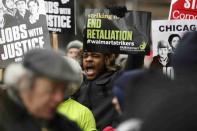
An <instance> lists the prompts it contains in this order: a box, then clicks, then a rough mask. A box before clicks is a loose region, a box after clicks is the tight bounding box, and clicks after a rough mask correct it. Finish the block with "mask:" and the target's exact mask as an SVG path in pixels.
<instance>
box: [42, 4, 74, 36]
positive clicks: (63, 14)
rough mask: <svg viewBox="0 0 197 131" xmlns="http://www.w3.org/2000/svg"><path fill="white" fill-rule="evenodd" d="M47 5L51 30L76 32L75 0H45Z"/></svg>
mask: <svg viewBox="0 0 197 131" xmlns="http://www.w3.org/2000/svg"><path fill="white" fill-rule="evenodd" d="M45 6H46V13H47V22H48V29H49V31H51V32H57V33H65V32H66V33H72V34H74V31H75V18H74V0H45Z"/></svg>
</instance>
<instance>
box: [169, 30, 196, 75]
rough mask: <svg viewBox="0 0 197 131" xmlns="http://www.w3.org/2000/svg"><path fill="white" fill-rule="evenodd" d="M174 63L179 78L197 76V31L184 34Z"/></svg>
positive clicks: (174, 57)
mask: <svg viewBox="0 0 197 131" xmlns="http://www.w3.org/2000/svg"><path fill="white" fill-rule="evenodd" d="M172 65H173V67H174V69H175V74H176V77H177V78H179V77H184V78H188V76H189V77H190V78H191V77H192V78H197V32H190V33H187V34H185V35H184V37H183V38H182V40H181V41H180V43H179V45H178V46H177V49H176V50H175V53H174V56H173V59H172Z"/></svg>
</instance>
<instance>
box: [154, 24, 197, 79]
mask: <svg viewBox="0 0 197 131" xmlns="http://www.w3.org/2000/svg"><path fill="white" fill-rule="evenodd" d="M196 29H197V20H154V21H152V43H153V56H154V57H153V62H152V64H151V66H152V67H154V68H160V69H161V70H162V71H163V73H164V74H166V75H168V76H169V77H170V78H172V79H173V78H174V70H173V67H172V65H171V57H172V55H173V53H174V51H175V49H176V47H177V44H178V42H179V40H180V39H181V37H182V36H183V35H184V34H185V33H186V32H189V31H196Z"/></svg>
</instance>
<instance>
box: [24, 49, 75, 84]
mask: <svg viewBox="0 0 197 131" xmlns="http://www.w3.org/2000/svg"><path fill="white" fill-rule="evenodd" d="M23 65H24V67H25V68H27V69H29V70H31V71H32V72H33V73H34V74H36V75H41V76H45V77H48V78H51V79H53V80H56V81H64V82H75V79H74V76H73V74H74V71H73V69H72V67H71V66H70V64H69V63H68V61H66V60H65V59H64V58H63V57H62V56H61V55H60V53H58V52H54V51H52V50H46V49H36V50H31V51H29V52H28V53H27V54H26V55H25V56H24V61H23Z"/></svg>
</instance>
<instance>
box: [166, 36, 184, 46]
mask: <svg viewBox="0 0 197 131" xmlns="http://www.w3.org/2000/svg"><path fill="white" fill-rule="evenodd" d="M174 37H178V38H179V39H181V37H180V36H179V35H178V34H171V35H170V36H169V38H168V42H169V44H170V46H171V47H172V40H173V38H174Z"/></svg>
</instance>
